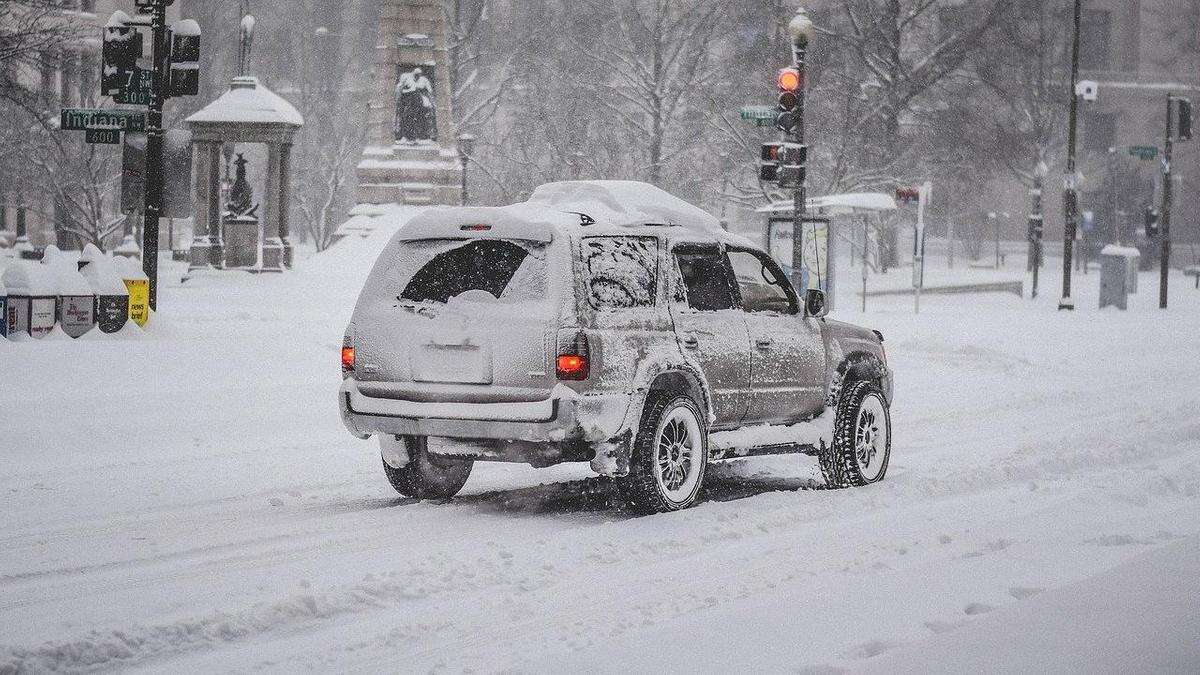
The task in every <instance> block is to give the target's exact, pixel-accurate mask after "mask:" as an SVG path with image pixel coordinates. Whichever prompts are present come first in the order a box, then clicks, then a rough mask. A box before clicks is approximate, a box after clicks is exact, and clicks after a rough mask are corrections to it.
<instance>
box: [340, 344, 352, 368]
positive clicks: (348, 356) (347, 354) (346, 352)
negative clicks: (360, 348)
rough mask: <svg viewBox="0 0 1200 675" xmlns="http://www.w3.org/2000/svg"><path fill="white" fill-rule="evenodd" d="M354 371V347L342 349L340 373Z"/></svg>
mask: <svg viewBox="0 0 1200 675" xmlns="http://www.w3.org/2000/svg"><path fill="white" fill-rule="evenodd" d="M353 370H354V347H342V372H343V373H349V372H352V371H353Z"/></svg>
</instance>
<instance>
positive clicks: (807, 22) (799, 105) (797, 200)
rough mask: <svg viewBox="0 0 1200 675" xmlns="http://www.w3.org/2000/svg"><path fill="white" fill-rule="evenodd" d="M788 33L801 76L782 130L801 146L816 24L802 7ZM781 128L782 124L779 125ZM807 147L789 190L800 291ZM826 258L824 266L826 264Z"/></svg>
mask: <svg viewBox="0 0 1200 675" xmlns="http://www.w3.org/2000/svg"><path fill="white" fill-rule="evenodd" d="M788 32H789V33H790V34H791V36H792V66H793V67H794V68H795V69H796V71H797V72H798V73H799V75H800V81H799V86H798V87H797V88H796V96H797V101H796V108H795V110H796V112H795V118H794V122H795V123H794V124H793V125H792V128H791V131H790V133H789V132H788V131H785V132H784V133H785V135H789V136H791V138H790V139H789V140H791V141H792V142H794V143H797V144H799V145H800V146H801V147H802V148H803V147H804V89H805V87H806V86H807V85H808V82H807V79H808V78H807V73H806V71H805V68H806V63H805V59H806V58H807V54H808V48H809V46H810V44H811V43H812V42H813V39H814V38H815V37H816V27H815V26H814V25H813V22H812V20H811V19H809V18H808V15H807V14H805V12H804V8H803V7H800V8H798V9H797V10H796V16H795V17H793V18H792V21H791V23H789V24H788ZM780 126H781V127H782V126H784V125H780ZM807 155H808V153H807V148H805V149H804V161H803V162H802V165H803V166H802V168H801V170H800V175H799V176H798V180H797V181H796V184H795V191H794V192H793V193H792V199H793V214H792V286H793V287H795V289H796V292H797V293H798V294H799V293H802V292H803V291H804V290H806V289H802V288H801V287H800V286H801V281H800V280H801V275H802V273H803V269H804V246H803V241H804V214H805V212H806V211H807V210H808V194H807V193H808V188H807V185H806V183H807V181H806V178H807V175H806V173H807V159H808V156H807ZM832 235H833V232H832V231H830V229H827V230H826V241H828V242H829V244H830V247H829V250H830V255H832V251H833V248H834V246H833V236H832ZM828 264H829V263H828V261H827V262H826V265H828Z"/></svg>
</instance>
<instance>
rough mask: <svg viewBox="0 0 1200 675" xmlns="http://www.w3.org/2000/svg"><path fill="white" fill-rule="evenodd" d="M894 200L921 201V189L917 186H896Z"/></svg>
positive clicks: (903, 201) (905, 202)
mask: <svg viewBox="0 0 1200 675" xmlns="http://www.w3.org/2000/svg"><path fill="white" fill-rule="evenodd" d="M896 201H898V202H900V203H901V204H913V203H915V202H919V201H921V190H920V189H919V188H897V189H896Z"/></svg>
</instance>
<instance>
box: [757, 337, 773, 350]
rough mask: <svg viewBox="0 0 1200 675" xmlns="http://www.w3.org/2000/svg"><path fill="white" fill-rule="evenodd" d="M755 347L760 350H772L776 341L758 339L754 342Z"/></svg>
mask: <svg viewBox="0 0 1200 675" xmlns="http://www.w3.org/2000/svg"><path fill="white" fill-rule="evenodd" d="M754 345H755V346H756V347H758V348H759V349H764V350H765V349H770V348H771V347H774V346H775V341H774V340H772V339H771V338H758V339H757V340H755V341H754Z"/></svg>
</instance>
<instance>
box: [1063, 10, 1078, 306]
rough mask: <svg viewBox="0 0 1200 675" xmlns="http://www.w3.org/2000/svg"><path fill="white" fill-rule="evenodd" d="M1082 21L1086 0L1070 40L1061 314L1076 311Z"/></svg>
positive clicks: (1076, 13) (1076, 19) (1076, 16)
mask: <svg viewBox="0 0 1200 675" xmlns="http://www.w3.org/2000/svg"><path fill="white" fill-rule="evenodd" d="M1082 17H1083V0H1075V30H1074V33H1073V36H1072V38H1071V116H1070V120H1069V121H1068V124H1067V177H1066V187H1065V190H1064V192H1063V206H1064V209H1063V211H1064V215H1065V216H1066V218H1065V220H1064V222H1063V294H1062V299H1061V300H1059V301H1058V308H1059V309H1060V310H1063V309H1067V310H1071V309H1075V301H1074V300H1073V299H1071V254H1072V250H1071V247H1072V246H1073V245H1074V243H1075V228H1076V227H1077V225H1078V224H1077V223H1076V220H1077V219H1078V217H1079V186H1078V182H1079V178H1078V176H1077V175H1076V170H1075V143H1076V138H1077V135H1078V129H1079V92H1077V91H1076V90H1075V87H1076V85H1077V84H1078V82H1079V29H1080V24H1081V23H1082Z"/></svg>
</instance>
